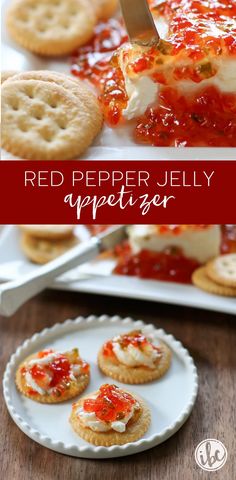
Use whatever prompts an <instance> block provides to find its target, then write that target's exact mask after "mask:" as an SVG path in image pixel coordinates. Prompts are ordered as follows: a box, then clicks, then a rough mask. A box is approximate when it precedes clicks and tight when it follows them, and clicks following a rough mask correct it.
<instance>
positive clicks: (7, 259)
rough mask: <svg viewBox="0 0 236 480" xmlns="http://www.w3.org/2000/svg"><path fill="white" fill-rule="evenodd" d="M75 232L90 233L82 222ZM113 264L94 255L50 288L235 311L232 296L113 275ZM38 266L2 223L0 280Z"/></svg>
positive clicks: (16, 233) (15, 232)
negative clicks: (90, 259) (91, 259)
mask: <svg viewBox="0 0 236 480" xmlns="http://www.w3.org/2000/svg"><path fill="white" fill-rule="evenodd" d="M75 233H76V234H77V235H78V237H79V238H80V239H81V240H82V241H86V239H88V238H89V235H90V234H89V233H88V231H87V229H86V228H85V227H83V226H82V225H79V226H77V227H76V229H75ZM114 266H115V261H114V260H112V259H96V260H95V261H94V262H91V263H86V264H85V265H82V266H81V267H77V268H75V269H73V270H70V271H69V272H67V273H66V274H64V275H62V276H61V277H59V278H57V279H56V280H55V281H54V282H53V284H52V285H51V288H54V289H58V290H69V291H74V292H86V293H96V294H100V295H111V296H116V297H126V298H134V299H139V300H149V301H154V302H162V303H169V304H175V305H183V306H188V307H196V308H204V309H207V310H213V311H216V312H224V313H230V314H234V315H235V314H236V299H235V298H227V297H221V296H218V295H212V294H210V293H207V292H203V291H202V290H200V289H198V288H196V287H194V286H193V285H184V284H178V283H174V282H160V281H157V280H144V279H140V278H136V277H127V276H121V275H114V274H112V270H113V268H114ZM37 268H40V267H39V266H37V265H34V264H32V263H30V262H29V261H28V260H27V259H26V258H25V256H24V254H23V253H22V251H21V248H20V232H19V230H18V228H17V227H15V226H12V225H7V226H2V228H1V229H0V281H2V282H4V281H8V280H13V279H17V278H19V277H20V276H22V275H23V274H24V273H28V272H31V271H32V270H33V269H37Z"/></svg>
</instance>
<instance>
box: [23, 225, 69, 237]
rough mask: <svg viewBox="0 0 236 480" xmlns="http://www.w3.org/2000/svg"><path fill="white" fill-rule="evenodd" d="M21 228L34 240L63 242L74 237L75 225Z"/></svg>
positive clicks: (28, 226)
mask: <svg viewBox="0 0 236 480" xmlns="http://www.w3.org/2000/svg"><path fill="white" fill-rule="evenodd" d="M19 228H20V229H21V230H22V231H23V232H24V233H26V234H27V235H30V236H32V237H34V238H43V239H44V240H61V239H64V238H69V237H71V236H72V235H73V230H74V228H75V226H74V225H19Z"/></svg>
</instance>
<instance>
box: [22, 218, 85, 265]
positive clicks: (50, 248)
mask: <svg viewBox="0 0 236 480" xmlns="http://www.w3.org/2000/svg"><path fill="white" fill-rule="evenodd" d="M19 227H20V230H21V248H22V250H23V252H24V254H25V255H26V257H27V258H28V259H29V260H30V261H31V262H34V263H38V264H44V263H47V262H50V261H51V260H54V259H55V258H56V257H58V256H59V255H62V254H63V253H65V252H66V251H67V250H69V249H70V248H72V247H74V246H75V245H76V244H77V243H78V237H76V236H75V235H74V225H20V226H19Z"/></svg>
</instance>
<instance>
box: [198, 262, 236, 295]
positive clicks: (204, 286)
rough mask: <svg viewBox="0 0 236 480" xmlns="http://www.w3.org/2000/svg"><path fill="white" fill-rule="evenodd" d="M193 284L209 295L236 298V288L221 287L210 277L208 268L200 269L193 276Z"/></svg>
mask: <svg viewBox="0 0 236 480" xmlns="http://www.w3.org/2000/svg"><path fill="white" fill-rule="evenodd" d="M192 282H193V284H194V285H195V286H196V287H198V288H201V290H204V291H205V292H208V293H213V294H214V295H223V296H225V297H236V288H232V287H228V286H224V285H219V284H218V283H215V282H214V281H213V280H211V278H209V277H208V275H207V271H206V267H200V268H197V270H195V272H194V273H193V275H192Z"/></svg>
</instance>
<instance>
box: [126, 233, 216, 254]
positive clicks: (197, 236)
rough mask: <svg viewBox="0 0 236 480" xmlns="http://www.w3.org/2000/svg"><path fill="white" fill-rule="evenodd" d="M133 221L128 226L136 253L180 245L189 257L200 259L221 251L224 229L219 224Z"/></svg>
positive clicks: (130, 239) (156, 250) (131, 242)
mask: <svg viewBox="0 0 236 480" xmlns="http://www.w3.org/2000/svg"><path fill="white" fill-rule="evenodd" d="M162 227H163V226H162V225H131V226H129V227H128V228H127V233H128V238H129V243H130V246H131V248H132V252H133V253H134V254H136V253H138V252H140V251H141V250H150V251H152V252H161V251H163V250H165V249H166V248H170V247H177V248H180V249H181V250H182V252H183V254H184V255H185V256H186V257H188V258H194V259H195V260H197V261H198V262H200V263H205V262H207V261H208V260H209V259H210V258H212V257H214V256H217V255H219V253H220V245H221V230H220V226H219V225H204V226H200V225H180V229H179V230H180V231H178V233H176V227H178V226H177V225H166V226H164V227H166V228H164V229H163V228H162Z"/></svg>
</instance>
